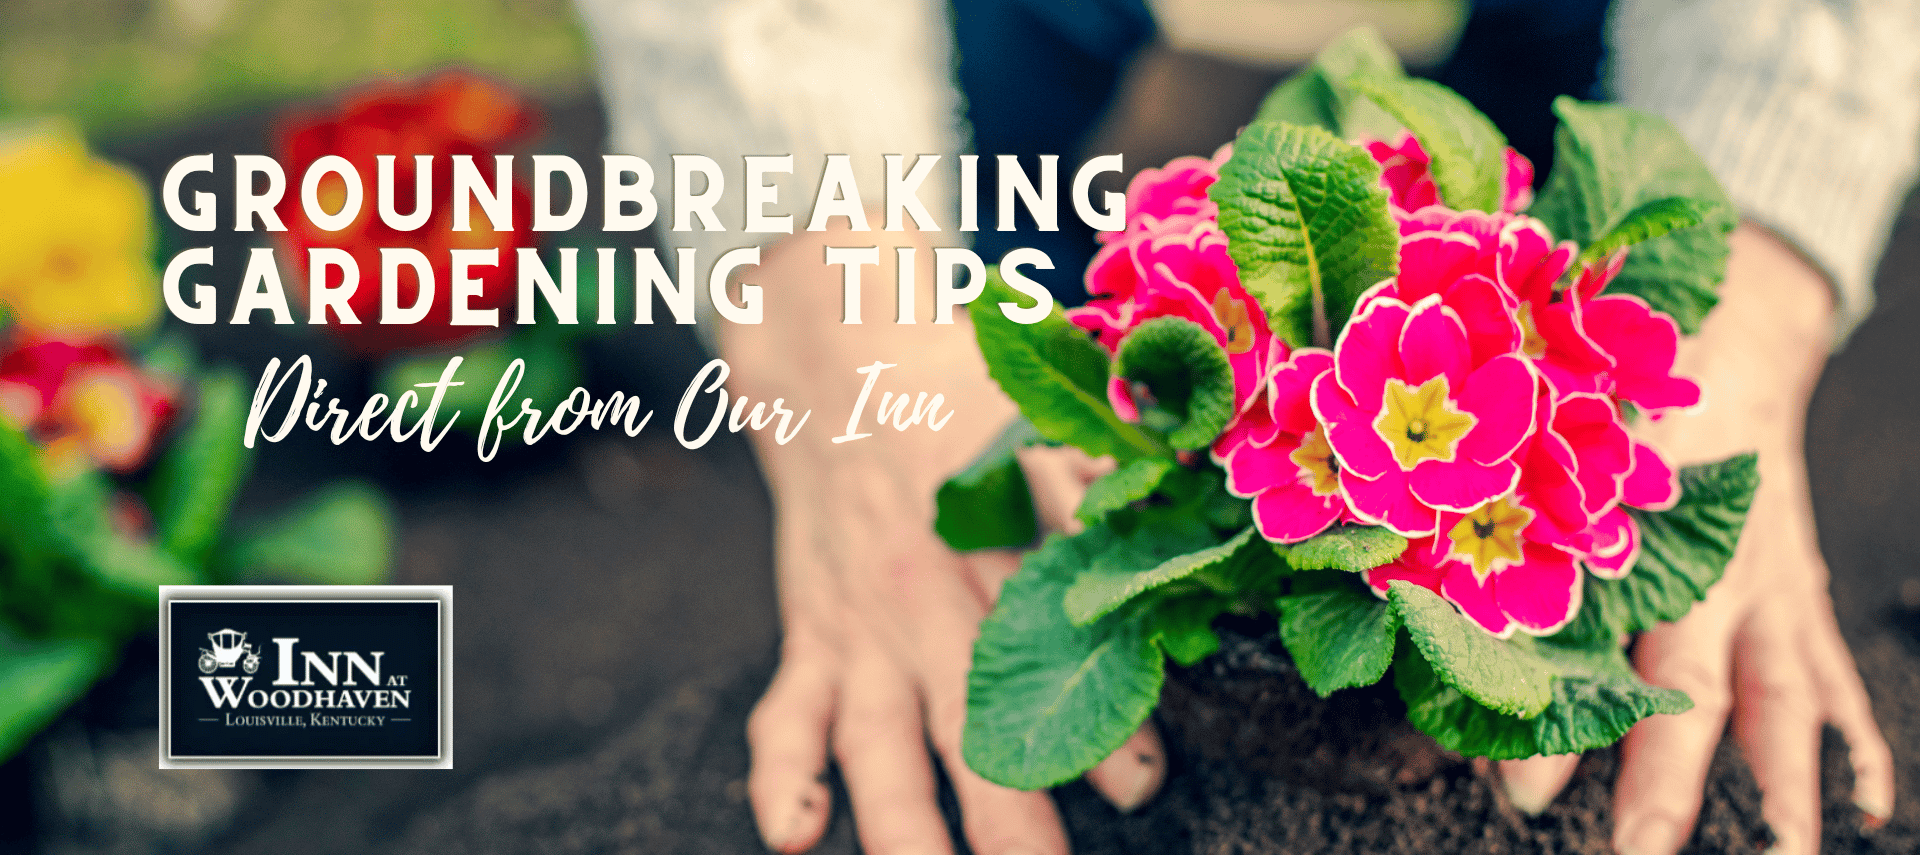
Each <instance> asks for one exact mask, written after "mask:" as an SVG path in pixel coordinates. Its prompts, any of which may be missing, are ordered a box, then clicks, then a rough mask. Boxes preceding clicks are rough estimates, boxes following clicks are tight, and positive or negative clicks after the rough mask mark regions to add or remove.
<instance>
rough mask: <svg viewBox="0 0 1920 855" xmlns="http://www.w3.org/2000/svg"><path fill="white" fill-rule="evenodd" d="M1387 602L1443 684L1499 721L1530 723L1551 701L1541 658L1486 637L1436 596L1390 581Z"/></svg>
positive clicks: (1422, 589)
mask: <svg viewBox="0 0 1920 855" xmlns="http://www.w3.org/2000/svg"><path fill="white" fill-rule="evenodd" d="M1387 599H1388V600H1389V601H1391V602H1392V603H1393V607H1394V608H1395V609H1396V610H1397V611H1398V612H1399V614H1400V620H1401V621H1402V623H1403V624H1404V625H1405V626H1406V628H1407V636H1408V637H1409V638H1411V639H1413V646H1414V647H1415V648H1416V649H1417V650H1419V652H1420V655H1421V656H1422V657H1423V658H1424V659H1425V660H1426V662H1427V663H1428V664H1430V665H1432V666H1433V670H1434V672H1435V673H1436V674H1438V675H1439V678H1440V680H1441V681H1442V682H1444V683H1446V684H1447V685H1449V686H1452V687H1454V688H1456V689H1459V690H1460V691H1461V692H1463V693H1465V694H1466V696H1467V697H1469V698H1472V699H1474V700H1476V701H1479V702H1480V703H1481V704H1483V705H1485V706H1487V707H1490V708H1492V709H1493V710H1494V711H1496V712H1499V713H1502V714H1504V715H1510V716H1518V717H1520V718H1532V717H1534V716H1536V715H1539V714H1540V712H1541V711H1542V710H1544V709H1546V708H1547V704H1549V703H1552V701H1553V688H1552V686H1551V684H1550V681H1549V677H1550V676H1551V674H1550V672H1549V671H1548V669H1547V668H1546V667H1545V663H1543V662H1542V661H1541V659H1540V657H1538V656H1535V655H1533V654H1531V653H1528V652H1526V651H1525V650H1523V649H1521V648H1520V647H1519V646H1518V645H1515V644H1512V643H1510V642H1507V641H1502V640H1500V639H1498V638H1494V637H1493V636H1491V635H1488V634H1487V632H1486V630H1483V629H1481V628H1480V627H1479V626H1477V625H1475V624H1474V623H1473V622H1472V621H1469V620H1467V618H1466V617H1465V616H1463V615H1461V614H1460V612H1459V611H1457V610H1455V609H1454V607H1453V604H1451V603H1448V602H1447V601H1446V600H1443V599H1441V598H1440V595H1439V594H1436V593H1434V592H1432V591H1429V590H1427V589H1425V588H1422V587H1420V586H1418V585H1415V584H1413V583H1411V582H1405V581H1395V582H1393V583H1392V584H1391V585H1389V586H1388V590H1387Z"/></svg>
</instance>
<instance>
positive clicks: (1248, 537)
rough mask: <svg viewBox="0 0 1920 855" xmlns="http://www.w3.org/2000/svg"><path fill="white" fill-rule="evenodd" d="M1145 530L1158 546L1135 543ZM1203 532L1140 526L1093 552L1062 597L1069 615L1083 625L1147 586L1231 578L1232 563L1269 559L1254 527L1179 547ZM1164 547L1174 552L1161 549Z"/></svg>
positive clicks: (1127, 599) (1096, 618)
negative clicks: (1201, 546)
mask: <svg viewBox="0 0 1920 855" xmlns="http://www.w3.org/2000/svg"><path fill="white" fill-rule="evenodd" d="M1149 536H1151V537H1152V538H1153V540H1152V541H1151V543H1152V545H1153V546H1157V547H1159V548H1157V549H1156V548H1150V547H1149V546H1146V545H1143V544H1138V543H1136V541H1137V540H1138V539H1141V538H1145V537H1149ZM1204 536H1205V535H1201V534H1197V533H1189V534H1181V535H1175V534H1172V533H1171V532H1168V531H1167V530H1165V529H1161V528H1160V527H1157V526H1155V527H1145V526H1143V527H1142V528H1141V529H1139V530H1137V531H1136V532H1135V533H1134V535H1133V536H1132V537H1128V538H1120V539H1118V540H1117V545H1116V548H1114V549H1110V550H1108V551H1106V552H1103V553H1101V554H1100V555H1098V556H1097V557H1095V558H1094V560H1093V561H1092V562H1090V563H1089V565H1088V566H1089V568H1090V569H1088V570H1087V571H1086V572H1083V573H1081V574H1079V578H1077V579H1075V580H1074V581H1073V584H1072V585H1070V586H1069V587H1068V588H1067V592H1066V598H1065V599H1064V600H1063V601H1062V602H1063V603H1064V604H1065V606H1066V613H1067V618H1068V619H1069V620H1071V621H1073V624H1074V625H1075V626H1085V625H1086V624H1089V623H1092V622H1094V621H1096V620H1099V619H1101V618H1103V617H1106V616H1107V615H1109V614H1112V613H1113V612H1114V611H1115V610H1117V609H1119V608H1120V607H1121V606H1123V605H1126V603H1127V602H1128V601H1130V600H1132V599H1133V598H1135V597H1138V596H1140V595H1141V594H1144V593H1146V592H1148V591H1152V590H1154V589H1156V588H1160V587H1163V586H1166V585H1169V584H1172V583H1174V582H1178V581H1180V580H1182V579H1189V578H1193V577H1195V576H1197V575H1200V574H1208V573H1210V574H1214V575H1215V576H1216V577H1217V578H1232V577H1233V576H1234V575H1235V574H1236V572H1237V571H1236V568H1235V567H1234V566H1233V565H1235V564H1238V563H1240V562H1252V561H1260V560H1262V559H1271V558H1272V555H1273V553H1272V550H1269V549H1268V548H1267V545H1266V542H1265V541H1263V540H1261V538H1260V536H1259V534H1258V533H1256V532H1255V531H1254V530H1253V529H1247V530H1246V531H1243V532H1240V533H1239V534H1237V535H1235V536H1234V537H1233V538H1232V539H1230V540H1228V541H1227V542H1225V543H1221V544H1218V545H1215V546H1208V547H1206V548H1204V549H1199V550H1198V551H1187V549H1183V547H1190V546H1191V544H1192V539H1193V538H1194V537H1204ZM1168 551H1174V554H1172V555H1170V556H1169V555H1165V554H1164V553H1166V552H1168ZM1154 559H1158V560H1154ZM1209 587H1213V586H1211V585H1210V586H1209ZM1223 593H1230V592H1225V591H1223Z"/></svg>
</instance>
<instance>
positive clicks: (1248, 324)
mask: <svg viewBox="0 0 1920 855" xmlns="http://www.w3.org/2000/svg"><path fill="white" fill-rule="evenodd" d="M1213 317H1214V320H1217V321H1219V322H1220V328H1221V329H1223V330H1226V331H1227V352H1228V353H1232V354H1241V353H1246V352H1247V351H1249V350H1252V349H1253V319H1252V318H1250V317H1248V316H1247V302H1246V301H1245V300H1235V299H1234V298H1233V295H1232V294H1230V293H1228V292H1227V289H1225V288H1222V289H1220V291H1219V293H1217V294H1214V295H1213Z"/></svg>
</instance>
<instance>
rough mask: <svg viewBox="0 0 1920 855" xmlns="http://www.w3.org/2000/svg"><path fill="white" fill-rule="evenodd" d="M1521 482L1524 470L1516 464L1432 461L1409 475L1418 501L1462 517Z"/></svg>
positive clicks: (1408, 479)
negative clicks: (1459, 514) (1521, 471)
mask: <svg viewBox="0 0 1920 855" xmlns="http://www.w3.org/2000/svg"><path fill="white" fill-rule="evenodd" d="M1519 482H1520V466H1519V464H1517V463H1515V462H1513V461H1512V460H1502V461H1500V462H1499V463H1495V464H1492V465H1486V464H1481V463H1475V462H1473V461H1471V460H1460V459H1456V460H1452V461H1442V460H1440V459H1438V458H1428V459H1426V460H1422V461H1420V462H1419V463H1418V464H1417V465H1415V466H1414V467H1413V471H1412V472H1408V473H1407V485H1408V487H1409V488H1410V489H1411V490H1412V492H1413V495H1414V497H1415V498H1417V499H1419V500H1420V501H1421V502H1424V503H1426V504H1428V505H1431V506H1432V507H1435V508H1439V509H1442V510H1448V511H1453V512H1455V513H1461V514H1464V513H1467V512H1468V511H1471V510H1473V509H1474V508H1477V507H1480V506H1481V505H1484V504H1486V503H1488V502H1491V501H1493V500H1494V499H1497V498H1500V497H1501V496H1504V495H1506V494H1507V493H1510V492H1512V491H1513V488H1514V486H1515V485H1516V484H1518V483H1519Z"/></svg>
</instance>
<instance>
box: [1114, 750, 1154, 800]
mask: <svg viewBox="0 0 1920 855" xmlns="http://www.w3.org/2000/svg"><path fill="white" fill-rule="evenodd" d="M1134 760H1135V762H1133V763H1129V764H1127V785H1126V786H1125V787H1124V788H1122V789H1121V792H1119V793H1118V794H1116V795H1117V797H1116V798H1115V799H1114V802H1113V806H1114V808H1115V809H1116V810H1118V811H1120V812H1121V813H1133V812H1134V811H1135V810H1137V809H1139V807H1140V806H1141V805H1143V804H1146V803H1147V799H1150V798H1153V794H1154V793H1155V792H1157V791H1158V790H1159V789H1160V779H1161V776H1162V775H1163V774H1165V772H1166V764H1164V763H1161V762H1160V760H1159V758H1157V757H1155V756H1154V755H1152V754H1147V753H1144V752H1143V753H1139V754H1136V755H1135V756H1134Z"/></svg>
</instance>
